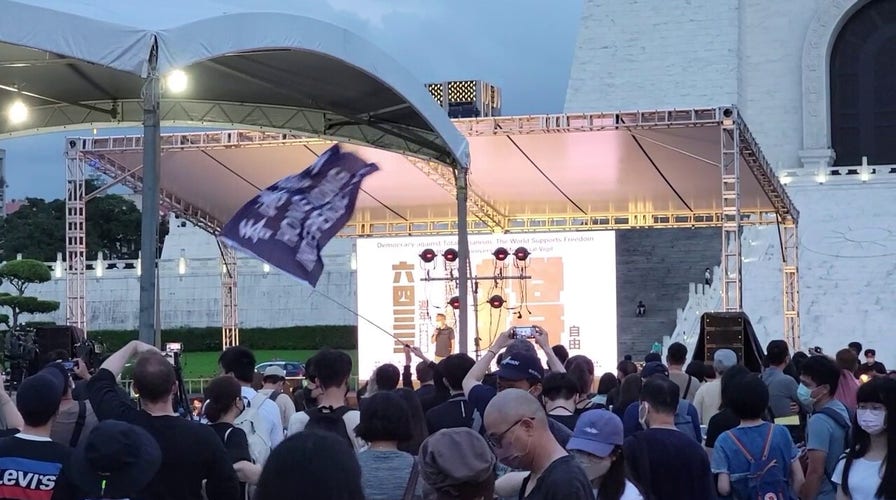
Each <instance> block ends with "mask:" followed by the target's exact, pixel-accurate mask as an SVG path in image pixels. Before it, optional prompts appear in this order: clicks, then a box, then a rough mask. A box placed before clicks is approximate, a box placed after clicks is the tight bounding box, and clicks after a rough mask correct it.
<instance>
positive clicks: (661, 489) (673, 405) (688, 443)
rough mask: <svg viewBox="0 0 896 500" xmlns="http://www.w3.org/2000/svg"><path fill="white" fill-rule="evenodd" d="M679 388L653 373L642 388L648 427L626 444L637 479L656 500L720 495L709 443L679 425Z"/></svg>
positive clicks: (643, 421)
mask: <svg viewBox="0 0 896 500" xmlns="http://www.w3.org/2000/svg"><path fill="white" fill-rule="evenodd" d="M678 401H679V388H678V385H677V384H675V382H673V381H671V380H669V379H668V378H666V377H658V376H656V377H651V378H649V379H647V380H646V381H645V382H644V387H643V388H642V389H641V402H640V406H639V408H638V420H639V421H640V422H641V425H642V426H644V428H645V429H646V430H644V431H641V432H638V433H636V434H634V435H632V436H631V437H628V438H626V440H625V442H624V443H623V445H622V450H623V456H624V457H625V463H626V467H627V468H628V470H629V471H631V474H632V479H633V480H634V482H635V483H636V484H638V485H639V486H641V488H643V491H644V495H645V497H647V498H650V499H652V500H680V499H684V498H694V499H697V498H699V499H701V500H703V499H707V500H711V499H714V498H716V488H715V484H713V480H712V474H711V473H710V469H709V459H708V458H707V456H706V453H705V452H704V451H703V447H702V446H700V444H699V443H698V442H697V441H696V440H694V438H693V437H691V436H688V435H686V434H685V433H684V432H682V431H680V430H679V429H678V428H677V427H676V426H675V410H676V409H677V408H678Z"/></svg>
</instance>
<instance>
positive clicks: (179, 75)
mask: <svg viewBox="0 0 896 500" xmlns="http://www.w3.org/2000/svg"><path fill="white" fill-rule="evenodd" d="M187 83H189V79H188V78H187V74H186V73H184V72H183V71H181V70H179V69H176V70H174V71H172V72H171V73H168V76H167V77H166V78H165V86H166V88H167V89H168V90H170V91H171V92H173V93H175V94H179V93H181V92H183V91H184V90H187Z"/></svg>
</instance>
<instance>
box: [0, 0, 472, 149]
mask: <svg viewBox="0 0 896 500" xmlns="http://www.w3.org/2000/svg"><path fill="white" fill-rule="evenodd" d="M284 8H287V9H292V8H293V7H284ZM247 9H251V7H248V8H247V7H242V8H238V9H230V10H231V13H223V12H222V6H221V5H220V4H218V5H216V4H215V2H206V1H201V0H190V1H189V2H179V3H177V4H176V5H175V4H174V3H173V2H167V3H166V2H146V3H131V2H111V1H96V2H90V3H89V4H86V3H85V2H73V1H67V0H30V1H10V0H0V12H3V15H2V16H0V109H3V110H4V111H6V110H9V109H10V107H11V106H12V105H13V104H14V103H16V102H18V101H21V102H22V103H23V104H24V105H25V107H26V108H27V110H28V113H27V118H25V119H22V120H18V119H6V120H0V136H13V135H20V134H30V133H34V132H41V131H58V130H64V129H75V130H76V129H83V128H87V127H97V126H113V125H125V126H134V125H138V124H140V123H141V122H142V120H143V109H142V106H141V105H142V100H141V90H142V88H143V78H142V77H143V76H145V74H146V71H147V68H148V64H147V61H148V60H149V58H150V54H151V53H153V52H154V51H157V52H155V53H156V54H157V59H158V71H159V73H160V74H161V75H162V76H163V77H165V76H166V75H170V74H171V72H173V71H175V70H182V71H183V72H184V73H185V74H186V75H187V77H188V84H187V87H186V89H184V90H183V91H182V92H179V93H176V92H174V90H175V89H174V88H173V87H169V88H168V89H167V90H165V91H164V94H163V96H162V101H161V120H162V125H216V126H220V127H242V128H253V129H257V130H278V131H286V132H292V133H301V134H310V135H314V136H318V137H326V138H331V139H336V140H340V141H345V142H353V143H358V144H367V145H371V146H374V147H377V148H382V149H386V150H390V151H398V152H401V153H403V154H409V155H414V156H418V157H421V158H427V159H435V160H437V161H440V162H443V163H445V164H447V165H452V166H456V165H464V164H466V163H467V161H468V158H469V154H468V151H467V144H466V141H465V140H464V138H463V136H462V135H461V134H460V133H458V131H457V129H456V128H454V127H453V126H452V125H451V123H450V121H449V120H448V118H447V116H446V114H445V112H444V110H442V109H441V108H440V107H439V106H438V105H437V104H436V103H435V102H434V100H433V99H432V98H431V97H430V95H429V93H428V91H427V90H426V88H425V87H424V86H423V85H422V84H421V83H420V82H418V81H416V79H415V78H414V77H413V76H412V75H411V74H410V73H409V72H408V71H406V70H405V69H404V68H403V67H402V66H401V65H399V64H398V63H397V62H396V61H394V60H393V59H392V58H391V57H390V56H388V55H386V54H385V53H384V52H382V51H381V50H379V49H378V48H377V47H375V46H373V45H372V44H370V43H369V42H367V41H365V40H364V39H362V38H360V37H358V36H357V35H355V34H354V33H352V32H351V31H348V30H346V29H343V28H340V27H338V26H335V25H333V24H329V23H327V22H323V21H321V20H318V19H315V18H312V17H308V16H305V15H301V14H298V13H295V12H252V11H250V10H247ZM295 10H298V8H295ZM178 23H180V24H178ZM21 116H22V115H21V113H19V117H21Z"/></svg>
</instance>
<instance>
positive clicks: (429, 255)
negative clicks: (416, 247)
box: [420, 248, 436, 264]
mask: <svg viewBox="0 0 896 500" xmlns="http://www.w3.org/2000/svg"><path fill="white" fill-rule="evenodd" d="M420 260H422V261H423V262H425V263H427V264H429V263H430V262H432V261H434V260H436V251H435V250H433V249H432V248H427V249H426V250H424V251H422V252H420Z"/></svg>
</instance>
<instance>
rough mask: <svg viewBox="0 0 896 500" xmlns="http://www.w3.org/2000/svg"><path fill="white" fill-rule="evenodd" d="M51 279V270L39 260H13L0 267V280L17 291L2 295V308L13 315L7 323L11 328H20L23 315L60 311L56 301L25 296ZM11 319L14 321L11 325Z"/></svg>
mask: <svg viewBox="0 0 896 500" xmlns="http://www.w3.org/2000/svg"><path fill="white" fill-rule="evenodd" d="M50 279H51V275H50V270H49V269H48V268H47V266H46V265H45V264H44V263H43V262H40V261H38V260H32V259H22V260H11V261H8V262H6V263H4V264H3V265H2V266H0V280H2V281H4V282H6V283H8V284H9V285H10V286H11V287H12V288H13V289H14V290H15V291H16V293H15V294H9V293H0V306H2V307H6V308H7V309H9V310H10V312H11V313H12V317H11V318H8V319H7V321H6V325H7V326H8V327H9V328H11V329H15V328H16V326H18V324H19V317H20V316H21V315H22V314H45V313H51V312H53V311H56V310H58V309H59V302H57V301H55V300H41V299H39V298H37V297H32V296H30V295H25V292H26V291H27V290H28V287H29V286H31V285H33V284H35V283H46V282H48V281H50ZM9 319H11V320H12V322H11V323H10V321H9Z"/></svg>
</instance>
